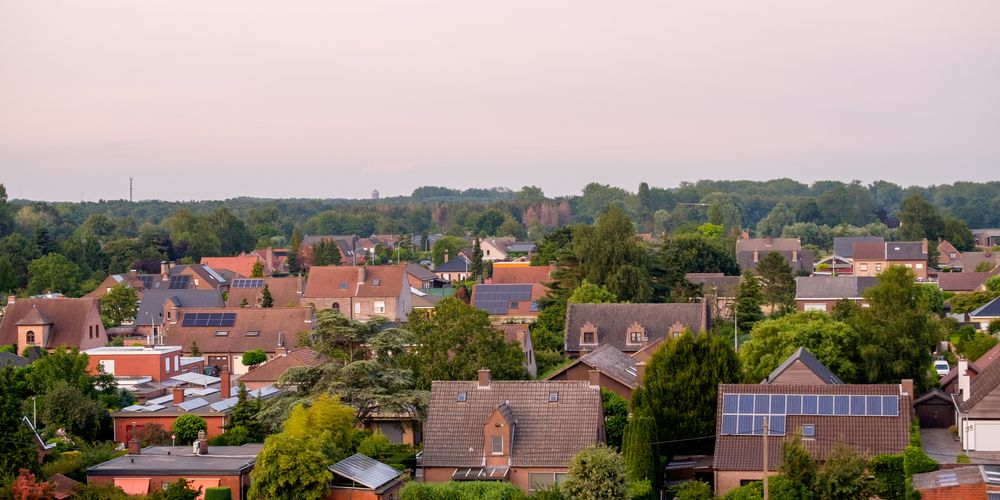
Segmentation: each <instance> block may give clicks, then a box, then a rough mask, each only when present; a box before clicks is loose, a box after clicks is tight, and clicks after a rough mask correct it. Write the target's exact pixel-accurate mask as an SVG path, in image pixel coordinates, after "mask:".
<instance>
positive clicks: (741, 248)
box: [736, 238, 802, 252]
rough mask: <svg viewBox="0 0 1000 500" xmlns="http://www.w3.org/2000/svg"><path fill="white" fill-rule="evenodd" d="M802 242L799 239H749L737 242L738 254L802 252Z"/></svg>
mask: <svg viewBox="0 0 1000 500" xmlns="http://www.w3.org/2000/svg"><path fill="white" fill-rule="evenodd" d="M801 249H802V242H800V241H799V239H798V238H749V239H740V240H736V251H737V252H753V251H755V250H756V251H758V252H778V251H783V250H786V251H792V250H801Z"/></svg>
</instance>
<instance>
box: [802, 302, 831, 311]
mask: <svg viewBox="0 0 1000 500" xmlns="http://www.w3.org/2000/svg"><path fill="white" fill-rule="evenodd" d="M803 309H804V310H805V311H823V312H826V304H806V305H805V306H804V307H803Z"/></svg>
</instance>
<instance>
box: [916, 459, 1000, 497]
mask: <svg viewBox="0 0 1000 500" xmlns="http://www.w3.org/2000/svg"><path fill="white" fill-rule="evenodd" d="M983 477H984V474H983V472H982V471H981V470H980V468H979V466H978V465H969V466H966V467H956V468H954V469H941V470H936V471H934V472H923V473H920V474H914V475H913V478H912V479H911V481H912V484H913V489H915V490H935V489H938V488H953V487H955V486H959V485H963V484H982V483H984V482H985V480H984V479H983ZM980 498H982V497H980Z"/></svg>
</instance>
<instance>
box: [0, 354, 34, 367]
mask: <svg viewBox="0 0 1000 500" xmlns="http://www.w3.org/2000/svg"><path fill="white" fill-rule="evenodd" d="M29 364H31V360H30V359H28V358H25V357H22V356H18V355H17V354H14V353H12V352H0V370H2V369H4V368H7V367H8V366H13V367H15V368H17V367H21V366H28V365H29Z"/></svg>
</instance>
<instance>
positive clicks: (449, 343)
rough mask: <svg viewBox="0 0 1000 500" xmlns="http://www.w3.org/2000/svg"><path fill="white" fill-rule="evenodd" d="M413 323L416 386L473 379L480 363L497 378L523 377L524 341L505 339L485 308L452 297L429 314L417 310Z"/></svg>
mask: <svg viewBox="0 0 1000 500" xmlns="http://www.w3.org/2000/svg"><path fill="white" fill-rule="evenodd" d="M409 322H410V330H411V331H412V332H413V334H414V335H415V336H416V342H417V344H418V345H420V346H421V348H420V349H419V350H418V351H417V352H416V353H414V354H413V355H412V357H411V358H412V361H413V365H412V369H413V372H414V374H415V375H416V380H417V387H418V388H421V389H427V388H430V384H431V381H432V380H474V379H475V378H476V373H477V371H478V370H479V369H480V368H488V369H490V373H491V376H492V377H493V378H496V379H497V380H511V379H522V378H524V376H525V373H524V353H523V352H522V351H521V348H520V346H518V344H517V343H515V342H506V341H505V340H504V336H503V333H501V332H500V331H499V330H497V329H495V328H493V326H492V325H491V324H490V319H489V316H488V315H487V314H486V311H481V310H479V309H475V308H473V307H471V306H469V305H467V304H464V303H462V302H461V301H459V300H458V299H455V298H453V297H449V298H446V299H444V300H442V301H441V302H439V303H438V304H437V306H436V307H435V308H434V310H433V313H431V314H428V313H427V312H425V311H413V312H412V313H411V314H410V316H409Z"/></svg>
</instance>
